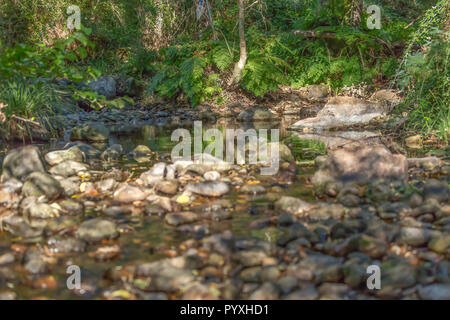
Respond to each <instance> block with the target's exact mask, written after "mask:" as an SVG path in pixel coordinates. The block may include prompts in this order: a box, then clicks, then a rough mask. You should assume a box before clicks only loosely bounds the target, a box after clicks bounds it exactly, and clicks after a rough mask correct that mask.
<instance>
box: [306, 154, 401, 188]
mask: <svg viewBox="0 0 450 320" xmlns="http://www.w3.org/2000/svg"><path fill="white" fill-rule="evenodd" d="M407 179H408V161H407V160H406V157H405V156H403V155H393V154H392V153H391V152H390V151H389V150H388V149H387V148H386V147H385V146H382V145H377V146H356V147H344V148H342V149H338V150H335V151H333V152H330V154H329V156H328V157H327V159H326V160H325V161H324V162H323V163H322V164H321V166H320V168H319V170H318V171H317V172H316V173H315V174H314V176H313V178H312V183H313V185H314V186H315V187H316V188H319V189H322V188H324V187H325V186H326V185H327V184H328V183H333V182H339V183H342V184H346V183H350V184H358V185H364V184H367V183H369V182H372V181H376V180H400V181H407Z"/></svg>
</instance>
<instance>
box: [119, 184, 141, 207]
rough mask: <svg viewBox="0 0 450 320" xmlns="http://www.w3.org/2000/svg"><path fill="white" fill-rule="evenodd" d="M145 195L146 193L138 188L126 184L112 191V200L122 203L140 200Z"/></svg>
mask: <svg viewBox="0 0 450 320" xmlns="http://www.w3.org/2000/svg"><path fill="white" fill-rule="evenodd" d="M147 196H148V194H147V193H146V192H144V191H142V190H141V189H140V188H138V187H135V186H131V185H128V184H127V185H124V186H122V187H120V188H119V189H117V190H116V192H114V200H116V201H119V202H123V203H130V202H134V201H141V200H144V199H145V198H147Z"/></svg>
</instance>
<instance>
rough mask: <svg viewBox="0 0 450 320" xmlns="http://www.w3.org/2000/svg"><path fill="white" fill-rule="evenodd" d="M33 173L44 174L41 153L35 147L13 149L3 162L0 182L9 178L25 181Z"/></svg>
mask: <svg viewBox="0 0 450 320" xmlns="http://www.w3.org/2000/svg"><path fill="white" fill-rule="evenodd" d="M33 172H45V165H44V161H43V160H42V155H41V152H40V151H39V149H38V148H37V147H35V146H25V147H21V148H17V149H13V150H11V151H10V152H8V154H7V155H6V157H5V159H4V160H3V174H2V181H6V180H8V179H10V178H16V179H19V180H21V181H25V179H26V178H27V177H28V175H29V174H31V173H33Z"/></svg>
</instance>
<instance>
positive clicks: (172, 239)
mask: <svg viewBox="0 0 450 320" xmlns="http://www.w3.org/2000/svg"><path fill="white" fill-rule="evenodd" d="M289 123H290V121H288V122H287V123H286V122H285V121H282V122H281V124H279V125H275V127H276V128H279V129H280V137H281V139H282V140H285V141H286V142H287V143H288V144H290V145H289V146H290V147H291V150H293V152H294V153H295V154H296V155H297V160H313V159H314V158H315V156H316V155H318V154H320V153H323V150H324V146H323V145H320V144H311V143H310V142H306V143H305V142H302V143H298V142H297V143H296V142H295V139H294V140H293V139H292V132H290V131H286V126H287V125H289ZM260 127H262V128H268V127H274V125H266V126H265V125H258V126H257V128H256V129H258V128H260ZM209 128H218V129H220V130H221V131H223V132H224V131H225V129H237V128H241V129H243V130H247V129H249V128H251V127H250V126H248V125H246V126H242V125H238V124H234V123H226V124H223V123H218V124H210V125H204V130H206V129H209ZM174 129H175V128H173V127H168V126H155V125H148V126H144V127H142V128H140V129H139V130H136V131H134V132H132V133H130V134H127V135H115V136H113V137H111V139H110V141H109V142H108V144H106V145H104V146H103V147H106V146H107V145H112V144H115V143H119V144H121V145H122V146H123V148H124V152H125V153H128V152H129V151H131V150H133V148H134V147H135V146H137V145H146V146H148V147H150V149H151V150H152V151H154V152H157V154H158V155H159V156H160V159H163V160H164V161H167V160H169V154H170V152H171V150H172V148H173V146H175V145H176V144H177V143H178V142H177V141H171V138H170V136H171V133H172V132H173V130H174ZM66 137H67V136H66ZM66 142H67V138H66V139H65V141H64V140H59V141H52V142H50V143H46V144H38V146H39V147H40V148H41V149H42V150H43V151H47V150H51V149H58V148H62V147H63V146H64V144H65V143H66ZM12 147H14V146H9V148H12ZM7 149H8V148H3V150H2V151H3V153H4V152H5V151H6V150H7ZM414 153H415V154H414V156H418V155H421V154H423V153H421V152H420V151H417V152H414ZM0 155H1V154H0ZM299 155H300V156H301V157H303V158H301V159H298V156H299ZM157 161H159V160H157V159H152V161H150V162H148V163H136V162H135V161H134V160H125V161H120V162H116V163H113V164H111V165H104V166H103V170H104V171H105V172H107V171H108V170H110V169H111V168H112V167H115V168H119V169H126V170H129V171H132V172H134V177H136V176H138V175H139V174H140V173H141V172H143V171H146V170H147V169H148V168H150V167H151V166H152V165H153V163H154V162H157ZM95 169H96V170H97V169H98V168H95ZM298 169H299V172H298V177H297V179H296V180H295V182H294V183H293V184H290V185H278V184H277V182H276V181H275V180H274V179H271V178H270V177H264V176H255V177H254V178H255V179H257V180H259V181H260V182H261V185H262V186H264V187H265V188H269V187H272V186H274V185H278V186H280V187H282V188H283V195H287V196H295V197H298V198H301V199H303V200H306V201H313V200H314V195H313V192H312V188H311V186H310V185H308V184H307V183H305V182H304V181H306V180H307V178H308V177H309V176H310V175H312V173H313V172H314V168H313V167H311V166H305V167H303V166H302V167H299V168H298ZM221 199H224V200H225V201H228V202H229V203H230V204H231V209H230V211H231V212H232V218H231V219H228V220H222V221H211V220H208V221H206V220H205V221H200V222H201V224H202V225H204V224H206V225H208V227H209V230H210V234H215V233H219V232H223V231H225V230H230V231H231V232H232V233H233V234H235V235H252V236H255V237H260V238H262V239H264V240H267V241H275V240H276V238H277V236H278V233H279V230H278V229H277V228H276V227H267V228H263V229H258V230H252V229H249V225H250V224H251V223H252V222H253V221H255V220H259V219H264V218H267V219H268V218H270V217H271V216H272V215H273V211H272V210H273V208H271V207H270V203H271V202H270V201H269V200H268V199H267V198H265V196H248V195H242V194H238V193H237V192H236V191H235V190H233V191H232V192H230V193H229V194H227V195H226V196H224V197H222V198H221ZM208 202H209V200H207V199H201V200H200V201H198V206H197V207H196V208H197V209H198V210H201V209H202V206H204V205H205V204H207V203H208ZM196 208H195V207H194V209H192V208H191V210H192V211H195V210H196ZM102 215H103V216H104V214H102V213H101V211H100V210H95V209H94V210H91V209H90V210H89V211H86V212H85V213H84V216H81V217H77V218H76V219H77V220H79V221H78V223H81V221H83V220H85V219H86V217H87V216H102ZM114 220H115V222H116V223H117V224H120V225H121V226H122V227H123V228H126V229H130V231H129V232H126V233H121V235H120V237H119V238H118V239H117V240H115V241H114V243H116V244H118V245H119V246H120V248H121V254H120V256H119V257H118V258H115V259H113V260H109V261H97V260H96V259H95V258H94V257H93V256H92V254H90V253H92V252H94V251H95V250H96V248H98V247H100V246H101V244H99V245H90V246H88V248H87V250H86V251H85V252H83V253H77V254H71V255H70V256H69V257H70V259H67V255H66V256H64V258H63V259H61V261H64V262H65V263H67V264H69V262H71V263H70V264H76V265H79V266H80V267H81V269H82V279H83V283H92V284H95V286H96V287H97V288H98V290H96V291H95V292H94V293H93V294H92V295H86V296H85V297H86V298H100V293H101V292H102V291H103V290H104V289H106V288H110V289H113V288H114V285H112V287H111V282H109V281H108V280H106V279H103V277H104V275H105V272H106V271H107V270H109V269H111V268H113V267H117V266H124V265H135V264H138V263H142V262H150V261H153V260H157V259H160V258H164V257H166V255H165V254H164V251H165V250H170V249H176V248H177V247H178V246H179V245H180V244H181V243H182V242H183V241H185V240H188V239H192V238H193V235H192V234H184V233H181V232H179V231H177V230H175V229H176V228H175V227H171V226H169V225H168V224H166V223H165V222H164V219H161V218H160V217H156V216H145V215H139V216H127V215H124V216H115V217H114ZM20 242H21V241H20V239H14V238H13V237H12V236H11V235H10V234H7V233H5V232H3V233H0V253H2V252H3V251H5V250H6V249H10V248H11V244H14V243H15V244H19V245H20ZM111 243H112V242H111ZM105 244H108V243H107V242H106V243H103V245H105ZM40 245H42V246H44V247H45V245H46V244H45V243H44V242H43V241H41V242H40ZM3 249H5V250H3ZM16 269H17V270H14V271H15V273H16V275H19V277H20V278H21V279H22V280H23V281H20V282H21V284H20V285H18V286H17V287H13V288H10V289H12V290H13V291H15V292H16V294H17V295H18V298H21V299H31V298H39V297H45V298H56V299H72V298H77V299H79V298H80V297H79V296H76V295H74V294H73V293H72V292H71V291H70V290H68V289H67V287H66V285H65V282H66V279H67V277H68V275H67V274H66V265H62V264H61V263H60V262H58V263H56V264H54V265H51V272H50V273H49V274H50V275H52V276H53V277H54V278H55V280H56V283H57V287H56V288H52V289H33V288H31V286H30V285H28V283H29V284H31V282H32V280H33V279H34V277H30V276H28V275H26V272H25V270H24V269H23V267H22V266H20V267H17V268H16ZM100 279H101V280H100ZM0 288H1V287H0Z"/></svg>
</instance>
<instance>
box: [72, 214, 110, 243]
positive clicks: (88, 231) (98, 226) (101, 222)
mask: <svg viewBox="0 0 450 320" xmlns="http://www.w3.org/2000/svg"><path fill="white" fill-rule="evenodd" d="M76 235H77V237H78V238H80V239H82V240H85V241H88V242H96V241H101V240H103V239H110V238H114V237H115V236H116V235H117V230H116V224H115V223H114V222H112V221H109V220H105V219H101V218H95V219H91V220H86V221H84V222H83V223H82V224H81V225H80V226H79V227H78V230H77V232H76Z"/></svg>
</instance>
